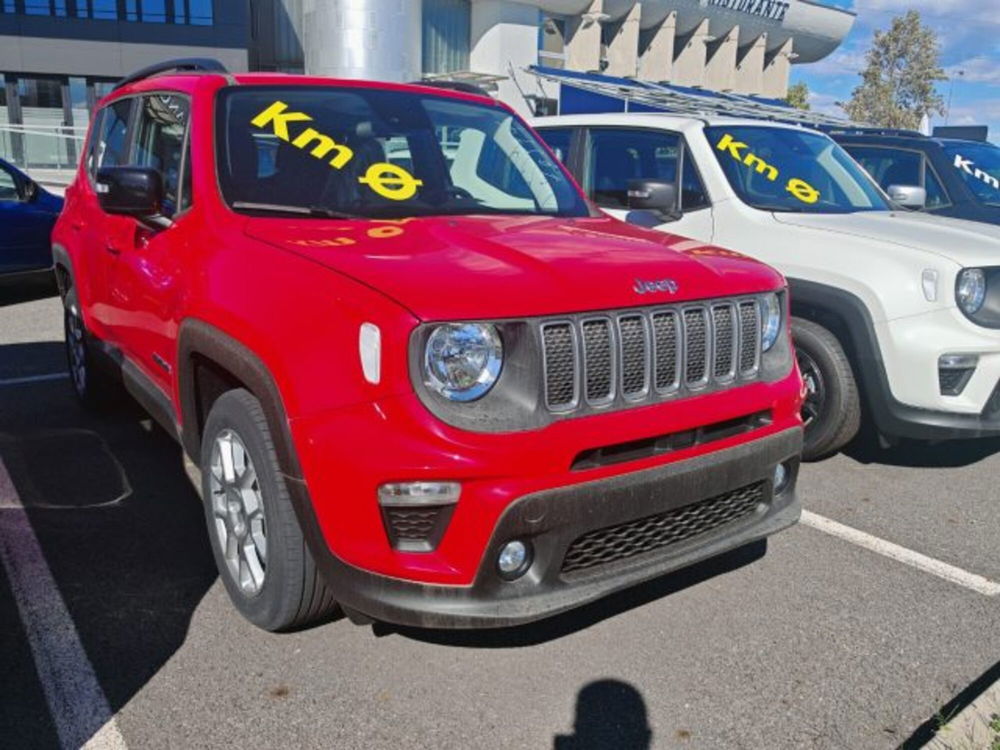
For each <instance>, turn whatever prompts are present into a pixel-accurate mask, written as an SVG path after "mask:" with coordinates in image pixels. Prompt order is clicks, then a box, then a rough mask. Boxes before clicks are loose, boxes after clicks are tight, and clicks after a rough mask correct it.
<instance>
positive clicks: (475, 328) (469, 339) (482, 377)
mask: <svg viewBox="0 0 1000 750" xmlns="http://www.w3.org/2000/svg"><path fill="white" fill-rule="evenodd" d="M502 364H503V343H502V342H501V341H500V334H499V333H498V332H497V329H496V328H495V327H494V326H492V325H489V324H485V323H449V324H446V325H440V326H438V327H437V328H435V329H434V330H433V331H432V332H431V335H430V337H429V338H428V339H427V348H426V349H425V351H424V374H425V376H426V382H427V385H428V386H429V387H430V388H432V389H433V390H435V391H437V392H438V393H440V394H441V395H442V396H444V397H445V398H447V399H450V400H451V401H474V400H476V399H477V398H480V397H482V396H485V395H486V394H487V393H488V392H489V390H490V388H492V387H493V384H494V383H496V382H497V378H498V377H499V376H500V366H501V365H502Z"/></svg>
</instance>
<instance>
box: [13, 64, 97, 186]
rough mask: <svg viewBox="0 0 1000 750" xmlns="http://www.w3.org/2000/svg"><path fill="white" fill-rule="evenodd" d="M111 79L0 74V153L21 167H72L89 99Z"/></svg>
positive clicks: (92, 103) (89, 108)
mask: <svg viewBox="0 0 1000 750" xmlns="http://www.w3.org/2000/svg"><path fill="white" fill-rule="evenodd" d="M113 85H114V81H111V80H105V79H88V78H83V77H76V76H27V75H14V74H10V73H8V74H6V75H0V157H2V158H4V159H7V160H8V161H11V162H13V163H15V164H17V165H19V166H21V167H25V168H34V169H72V168H74V167H75V166H76V162H77V159H78V158H79V155H80V146H81V144H82V141H83V137H84V135H85V134H86V131H87V125H88V123H89V121H90V117H91V114H92V113H93V110H94V106H95V103H96V102H97V100H98V99H99V98H100V97H101V96H102V95H103V94H104V93H107V91H110V89H111V87H112V86H113Z"/></svg>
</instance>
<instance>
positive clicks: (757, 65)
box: [735, 34, 767, 94]
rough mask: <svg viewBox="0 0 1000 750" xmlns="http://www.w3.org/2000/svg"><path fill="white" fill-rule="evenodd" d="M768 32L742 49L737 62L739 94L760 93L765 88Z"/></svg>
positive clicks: (736, 89) (737, 91)
mask: <svg viewBox="0 0 1000 750" xmlns="http://www.w3.org/2000/svg"><path fill="white" fill-rule="evenodd" d="M766 49H767V34H761V35H760V36H759V37H757V38H756V39H754V40H753V41H752V42H750V44H748V45H746V46H745V47H744V48H743V49H741V50H740V55H739V61H738V62H737V63H736V88H735V91H736V93H737V94H759V93H761V92H762V91H763V90H764V51H765V50H766Z"/></svg>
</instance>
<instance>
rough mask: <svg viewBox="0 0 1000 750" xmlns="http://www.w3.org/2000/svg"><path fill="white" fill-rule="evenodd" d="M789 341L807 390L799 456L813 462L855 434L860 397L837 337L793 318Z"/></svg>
mask: <svg viewBox="0 0 1000 750" xmlns="http://www.w3.org/2000/svg"><path fill="white" fill-rule="evenodd" d="M792 339H793V340H794V342H795V356H796V359H797V360H798V363H799V369H800V370H801V371H802V377H803V379H804V380H805V381H806V388H807V396H806V402H805V404H803V407H802V420H803V422H804V423H805V443H804V445H803V449H802V457H803V458H804V459H805V460H807V461H815V460H817V459H820V458H823V457H824V456H828V455H830V454H832V453H835V452H836V451H838V450H840V449H841V448H842V447H844V446H845V445H847V443H849V442H850V441H851V440H852V439H853V438H854V436H855V435H857V434H858V429H859V428H860V426H861V398H860V396H859V394H858V386H857V383H856V382H855V380H854V372H853V370H852V369H851V363H850V361H849V360H848V358H847V355H846V354H845V353H844V348H843V347H842V346H841V345H840V341H839V340H838V339H837V337H836V336H834V335H833V334H832V333H831V332H830V331H828V330H827V329H826V328H824V327H823V326H821V325H819V324H817V323H813V322H812V321H810V320H804V319H802V318H792Z"/></svg>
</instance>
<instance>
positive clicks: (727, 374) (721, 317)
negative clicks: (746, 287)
mask: <svg viewBox="0 0 1000 750" xmlns="http://www.w3.org/2000/svg"><path fill="white" fill-rule="evenodd" d="M735 318H736V316H735V315H734V313H733V306H732V305H730V304H725V305H716V306H715V307H713V308H712V326H713V327H714V330H713V333H714V336H715V345H714V346H713V351H714V355H713V365H712V375H713V377H714V378H715V379H716V380H718V381H720V382H725V381H727V380H732V378H733V377H735V375H736V320H735Z"/></svg>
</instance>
